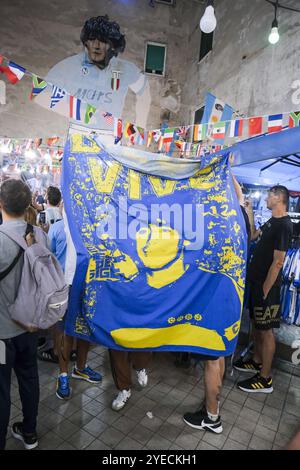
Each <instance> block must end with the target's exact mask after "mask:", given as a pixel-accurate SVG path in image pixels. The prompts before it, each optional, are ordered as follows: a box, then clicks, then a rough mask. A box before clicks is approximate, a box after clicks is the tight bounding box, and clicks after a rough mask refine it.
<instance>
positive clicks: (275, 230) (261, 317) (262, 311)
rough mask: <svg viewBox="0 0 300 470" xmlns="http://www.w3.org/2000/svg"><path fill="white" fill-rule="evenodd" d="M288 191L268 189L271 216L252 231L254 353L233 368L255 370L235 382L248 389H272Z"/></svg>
mask: <svg viewBox="0 0 300 470" xmlns="http://www.w3.org/2000/svg"><path fill="white" fill-rule="evenodd" d="M288 206H289V192H288V190H287V188H286V187H285V186H279V185H278V186H274V187H273V188H271V189H270V190H269V193H268V197H267V207H268V209H270V210H272V218H271V219H270V220H268V221H267V222H266V223H265V224H264V225H263V226H262V227H261V230H257V231H256V232H255V233H254V236H253V239H254V240H255V239H258V242H257V245H256V247H255V250H254V253H253V256H252V258H251V260H250V264H249V269H248V281H249V287H250V303H249V308H250V317H251V318H252V320H253V324H254V356H253V359H250V360H249V361H247V362H243V360H241V359H240V360H239V361H237V362H236V363H235V364H234V367H235V369H237V370H239V371H243V372H255V371H256V372H257V374H256V375H255V376H254V377H251V378H250V379H248V380H244V381H242V382H239V383H238V388H239V389H240V390H243V391H245V392H247V393H256V392H262V393H272V392H273V383H272V378H271V376H270V373H271V367H272V362H273V357H274V354H275V346H276V344H275V336H274V333H273V328H279V327H280V318H281V312H280V287H281V275H282V267H283V263H284V258H285V254H286V251H287V249H288V247H289V245H290V242H291V237H292V230H293V228H292V227H293V225H292V222H291V220H290V217H289V216H288V214H287V208H288Z"/></svg>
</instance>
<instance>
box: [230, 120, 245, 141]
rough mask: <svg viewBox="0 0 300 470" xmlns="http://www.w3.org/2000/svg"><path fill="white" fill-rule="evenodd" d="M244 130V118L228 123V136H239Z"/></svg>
mask: <svg viewBox="0 0 300 470" xmlns="http://www.w3.org/2000/svg"><path fill="white" fill-rule="evenodd" d="M243 130H244V119H235V120H234V121H231V123H230V132H229V137H241V136H242V135H243Z"/></svg>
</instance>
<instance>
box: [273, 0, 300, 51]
mask: <svg viewBox="0 0 300 470" xmlns="http://www.w3.org/2000/svg"><path fill="white" fill-rule="evenodd" d="M265 1H266V2H267V3H270V5H273V7H274V8H275V18H274V20H273V23H272V29H271V33H270V35H269V43H270V44H277V43H278V41H279V39H280V35H279V31H278V20H277V13H278V8H282V9H284V10H289V11H294V12H297V13H300V10H299V9H298V8H293V7H288V6H285V5H282V4H281V3H279V0H275V1H274V0H265Z"/></svg>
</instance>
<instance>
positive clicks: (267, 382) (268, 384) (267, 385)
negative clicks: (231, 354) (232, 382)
mask: <svg viewBox="0 0 300 470" xmlns="http://www.w3.org/2000/svg"><path fill="white" fill-rule="evenodd" d="M237 386H238V388H239V389H240V390H243V392H247V393H272V392H273V381H272V378H271V377H269V378H268V379H265V378H264V377H261V376H260V374H259V373H258V374H256V375H254V377H251V378H250V379H247V380H243V381H242V382H238V383H237Z"/></svg>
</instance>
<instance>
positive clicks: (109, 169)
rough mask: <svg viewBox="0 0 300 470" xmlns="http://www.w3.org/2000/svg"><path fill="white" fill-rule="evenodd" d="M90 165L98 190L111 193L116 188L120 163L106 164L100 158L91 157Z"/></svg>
mask: <svg viewBox="0 0 300 470" xmlns="http://www.w3.org/2000/svg"><path fill="white" fill-rule="evenodd" d="M88 165H89V168H90V172H91V177H92V180H93V184H94V187H95V189H96V191H97V192H98V193H108V194H110V193H111V192H112V191H113V189H114V186H115V183H116V180H117V178H118V174H119V171H120V169H121V165H120V163H117V162H113V163H109V164H106V163H105V162H103V161H102V160H101V159H100V158H89V159H88Z"/></svg>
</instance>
